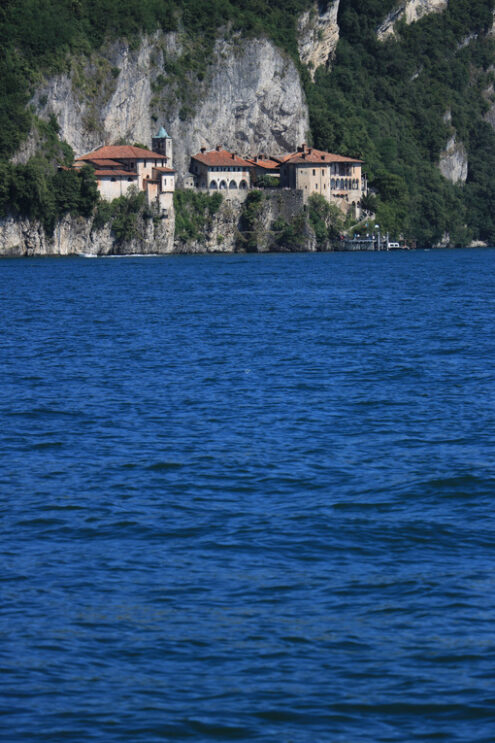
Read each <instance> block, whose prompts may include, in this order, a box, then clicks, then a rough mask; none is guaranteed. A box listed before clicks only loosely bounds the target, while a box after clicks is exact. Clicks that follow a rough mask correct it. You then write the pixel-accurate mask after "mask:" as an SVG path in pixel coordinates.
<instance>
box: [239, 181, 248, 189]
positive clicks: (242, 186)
mask: <svg viewBox="0 0 495 743" xmlns="http://www.w3.org/2000/svg"><path fill="white" fill-rule="evenodd" d="M247 187H248V185H247V183H246V181H245V180H242V181H241V182H240V183H239V188H243V189H246V188H247Z"/></svg>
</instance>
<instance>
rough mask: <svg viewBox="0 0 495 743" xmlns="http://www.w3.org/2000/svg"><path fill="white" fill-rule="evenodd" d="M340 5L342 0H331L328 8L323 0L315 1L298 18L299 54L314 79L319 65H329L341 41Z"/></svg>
mask: <svg viewBox="0 0 495 743" xmlns="http://www.w3.org/2000/svg"><path fill="white" fill-rule="evenodd" d="M339 6H340V0H333V2H332V1H330V2H329V3H328V5H327V7H326V8H325V7H324V5H323V4H322V3H321V1H319V2H315V3H314V5H313V7H312V8H311V9H310V10H308V11H306V12H305V13H303V14H302V15H301V16H300V17H299V19H298V23H297V32H298V49H299V56H300V58H301V62H303V63H304V64H305V65H307V66H308V68H309V72H310V75H311V77H312V79H313V80H314V76H315V72H316V70H317V69H318V67H321V66H322V65H328V64H329V62H330V61H331V60H332V58H333V56H334V54H335V49H336V48H337V44H338V41H339V25H338V23H337V15H338V12H339Z"/></svg>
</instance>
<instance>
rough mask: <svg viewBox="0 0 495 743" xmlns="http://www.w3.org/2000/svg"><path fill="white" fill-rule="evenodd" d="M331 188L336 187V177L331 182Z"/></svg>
mask: <svg viewBox="0 0 495 743" xmlns="http://www.w3.org/2000/svg"><path fill="white" fill-rule="evenodd" d="M330 188H335V178H332V182H331V184H330Z"/></svg>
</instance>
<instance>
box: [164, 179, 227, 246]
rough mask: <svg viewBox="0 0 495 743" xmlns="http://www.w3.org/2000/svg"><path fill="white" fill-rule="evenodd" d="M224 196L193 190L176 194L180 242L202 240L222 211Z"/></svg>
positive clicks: (176, 220)
mask: <svg viewBox="0 0 495 743" xmlns="http://www.w3.org/2000/svg"><path fill="white" fill-rule="evenodd" d="M222 201H223V197H222V194H221V193H219V192H218V191H217V193H214V194H208V193H202V192H200V191H193V190H189V189H187V190H183V191H181V190H179V189H177V190H176V191H175V192H174V209H175V237H176V239H178V240H182V241H184V242H185V241H187V240H201V239H203V238H204V237H205V235H206V231H207V229H208V227H209V225H210V224H211V219H212V217H213V215H214V214H216V213H217V212H218V210H219V209H220V205H221V203H222Z"/></svg>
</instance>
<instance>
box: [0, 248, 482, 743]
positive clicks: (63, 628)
mask: <svg viewBox="0 0 495 743" xmlns="http://www.w3.org/2000/svg"><path fill="white" fill-rule="evenodd" d="M494 268H495V250H485V251H481V250H471V251H468V250H465V251H438V252H435V251H429V252H423V251H418V252H408V253H378V254H366V253H365V254H342V253H340V254H316V255H315V254H309V255H308V254H305V255H263V256H260V255H247V256H235V255H233V256H196V257H194V256H190V257H187V256H174V257H165V258H148V259H145V258H120V259H119V258H108V259H97V260H85V259H81V258H80V259H76V258H70V259H23V260H7V259H4V260H1V261H0V313H1V335H0V370H1V385H0V452H1V454H0V457H1V459H0V493H1V501H0V504H1V532H0V536H1V539H0V559H1V562H0V565H1V575H2V583H1V602H0V632H1V642H0V712H1V716H0V732H2V731H3V732H2V736H3V740H5V741H8V743H17V742H18V741H26V742H27V741H30V742H31V741H43V742H45V741H46V742H47V743H59V741H64V742H65V741H76V742H77V743H79V742H81V743H82V742H84V743H87V742H88V741H91V742H97V743H113V742H119V743H120V742H122V743H124V742H126V741H129V742H130V743H155V742H158V741H191V742H196V741H229V740H237V741H243V740H246V741H274V742H275V741H277V743H278V742H283V743H302V742H304V743H306V742H308V743H310V742H311V743H313V742H314V741H324V742H325V743H326V742H328V743H334V742H335V741H343V742H345V743H360V742H361V741H366V742H367V743H368V742H370V743H371V742H375V741H416V740H420V741H430V740H435V741H438V740H445V741H456V742H457V741H466V742H469V743H471V742H472V741H493V740H495V678H494V677H495V570H494V567H495V522H494V500H495V498H494V496H495V469H494V451H495V384H494V376H495V371H494V359H495V333H494V327H493V326H494V318H495V292H494V288H495V282H494Z"/></svg>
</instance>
